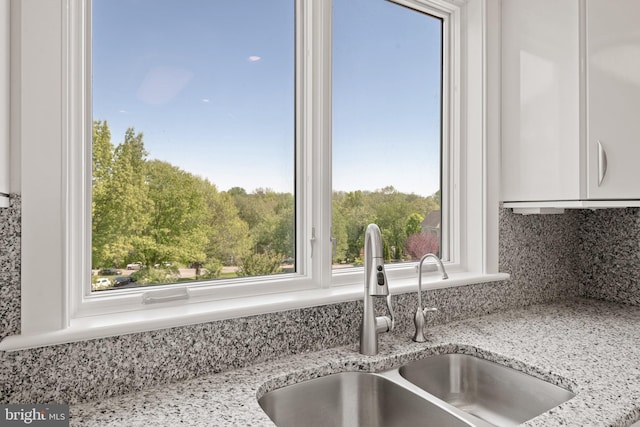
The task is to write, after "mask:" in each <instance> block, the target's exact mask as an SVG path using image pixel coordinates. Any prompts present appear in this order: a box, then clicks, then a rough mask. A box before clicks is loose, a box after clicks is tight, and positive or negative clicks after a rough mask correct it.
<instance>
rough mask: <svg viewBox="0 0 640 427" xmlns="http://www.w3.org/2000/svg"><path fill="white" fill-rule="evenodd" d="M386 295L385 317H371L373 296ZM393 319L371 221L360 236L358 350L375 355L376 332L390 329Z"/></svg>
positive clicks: (378, 239)
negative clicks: (361, 296) (361, 299)
mask: <svg viewBox="0 0 640 427" xmlns="http://www.w3.org/2000/svg"><path fill="white" fill-rule="evenodd" d="M381 296H383V297H387V309H388V310H389V316H378V317H376V316H375V313H374V299H373V297H381ZM394 324H395V321H394V318H393V308H392V307H391V295H390V294H389V284H388V283H387V274H386V273H385V271H384V257H383V255H382V235H381V234H380V229H379V228H378V226H377V225H375V224H369V226H367V231H366V233H365V235H364V312H363V316H362V325H361V327H360V353H362V354H366V355H368V356H373V355H375V354H378V334H379V333H382V332H389V331H393V327H394Z"/></svg>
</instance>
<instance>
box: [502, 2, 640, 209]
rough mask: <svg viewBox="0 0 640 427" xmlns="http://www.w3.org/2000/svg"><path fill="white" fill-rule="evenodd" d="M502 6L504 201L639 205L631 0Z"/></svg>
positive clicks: (637, 74) (638, 59)
mask: <svg viewBox="0 0 640 427" xmlns="http://www.w3.org/2000/svg"><path fill="white" fill-rule="evenodd" d="M502 7H503V10H502V78H503V87H502V93H503V95H502V199H503V201H505V206H507V207H525V208H527V207H531V208H533V207H551V208H554V207H555V208H567V207H608V206H611V207H614V206H639V205H640V163H638V161H639V160H640V26H639V25H637V22H638V20H639V19H640V1H637V0H615V1H611V0H586V1H575V0H536V1H530V0H504V1H503V2H502ZM605 168H606V169H605ZM624 199H627V200H624Z"/></svg>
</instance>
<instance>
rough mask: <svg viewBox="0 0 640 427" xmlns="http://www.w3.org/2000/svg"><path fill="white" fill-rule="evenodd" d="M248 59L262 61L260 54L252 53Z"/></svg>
mask: <svg viewBox="0 0 640 427" xmlns="http://www.w3.org/2000/svg"><path fill="white" fill-rule="evenodd" d="M247 59H248V60H249V62H258V61H260V60H261V59H262V57H260V56H258V55H251V56H250V57H248V58H247Z"/></svg>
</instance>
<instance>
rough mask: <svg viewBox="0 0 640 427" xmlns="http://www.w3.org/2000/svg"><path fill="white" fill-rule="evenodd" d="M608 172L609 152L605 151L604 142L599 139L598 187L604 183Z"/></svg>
mask: <svg viewBox="0 0 640 427" xmlns="http://www.w3.org/2000/svg"><path fill="white" fill-rule="evenodd" d="M606 174H607V152H606V151H604V147H603V146H602V142H600V141H598V187H600V185H602V181H604V176H605V175H606Z"/></svg>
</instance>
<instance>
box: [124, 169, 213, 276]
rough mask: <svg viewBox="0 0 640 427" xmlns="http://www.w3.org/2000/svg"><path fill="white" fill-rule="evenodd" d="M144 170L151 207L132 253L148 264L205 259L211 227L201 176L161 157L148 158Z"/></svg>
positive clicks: (202, 260) (200, 260)
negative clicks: (159, 158) (144, 226)
mask: <svg viewBox="0 0 640 427" xmlns="http://www.w3.org/2000/svg"><path fill="white" fill-rule="evenodd" d="M146 169H147V177H146V178H147V186H148V196H149V198H150V200H151V201H152V205H151V206H152V209H151V211H150V221H149V222H148V224H147V227H146V228H145V229H144V230H143V232H142V233H141V235H142V236H144V237H145V238H144V239H139V240H137V241H136V243H138V244H137V245H136V246H135V247H134V249H133V254H134V255H133V256H134V257H135V258H137V259H139V260H141V261H142V262H143V263H144V264H146V265H149V266H153V265H156V264H160V263H165V262H176V261H178V262H181V263H188V262H190V261H199V262H204V261H205V260H206V253H205V247H206V245H207V242H208V236H209V234H210V232H211V230H210V227H209V225H208V224H207V219H208V206H207V204H206V201H205V197H204V194H203V193H202V191H201V186H200V182H199V181H200V179H199V178H197V177H195V176H193V175H192V174H190V173H188V172H185V171H183V170H181V169H179V168H178V167H176V166H173V165H171V164H169V163H167V162H163V161H160V160H152V161H148V162H147V164H146Z"/></svg>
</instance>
